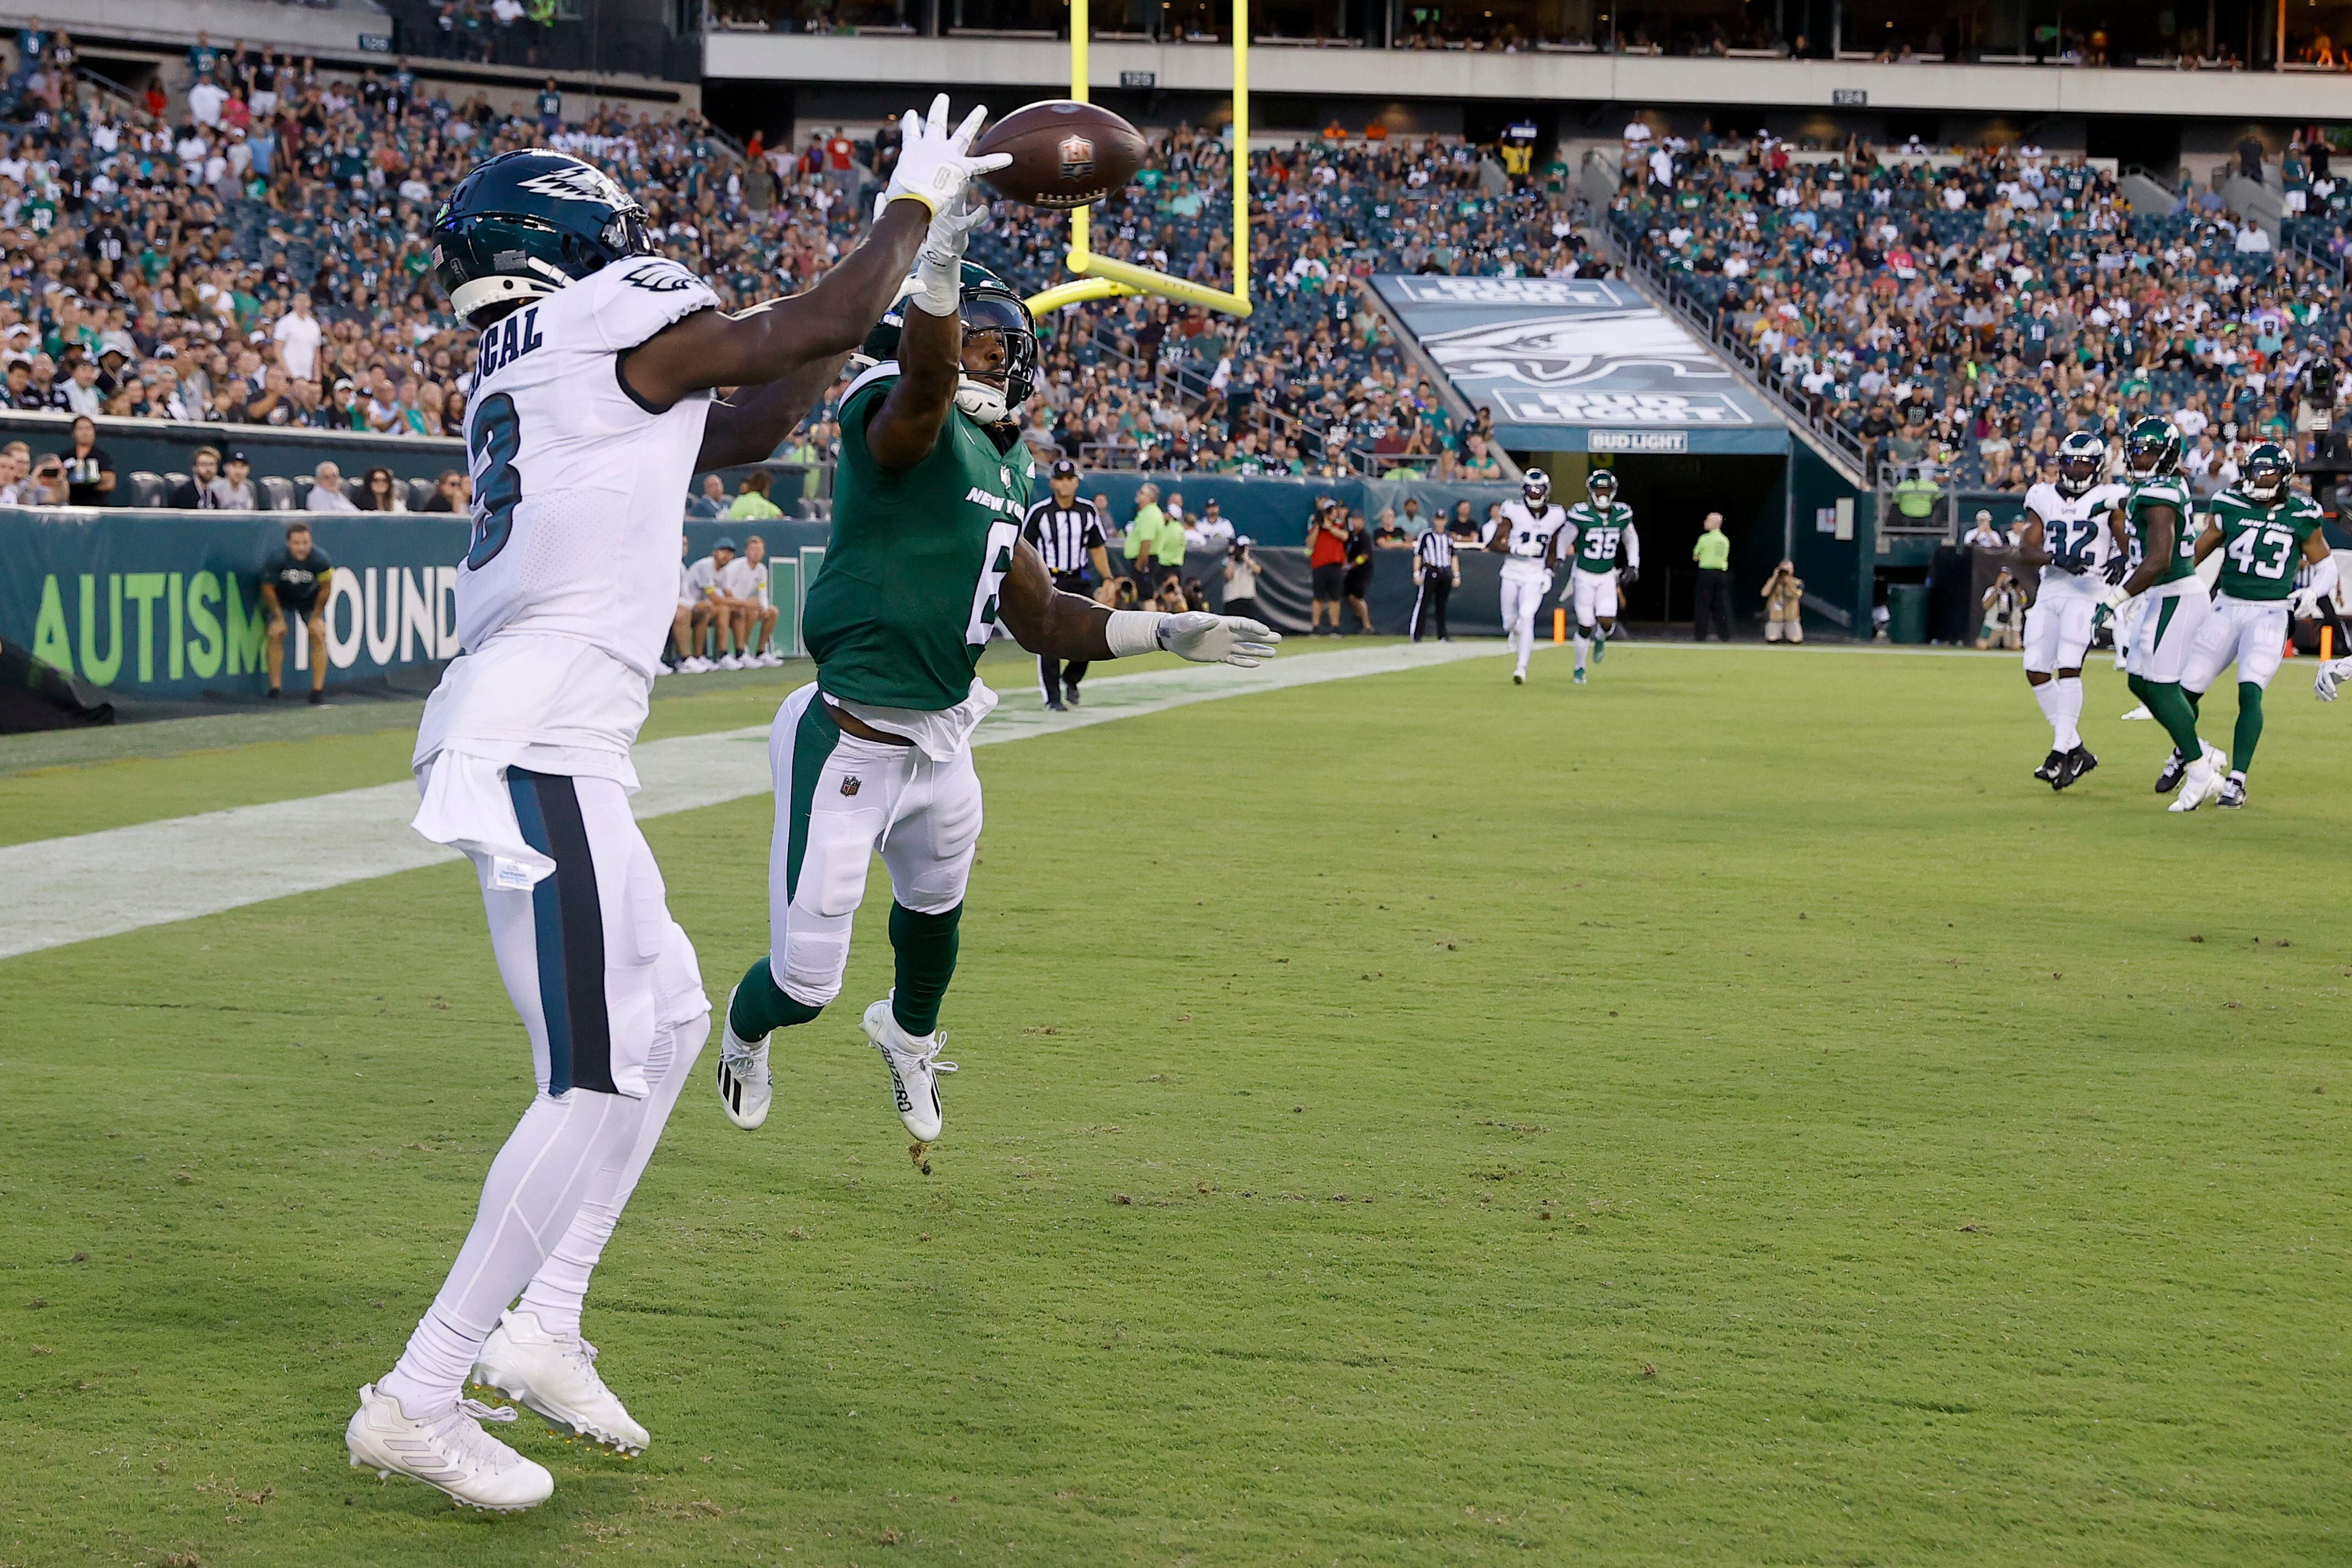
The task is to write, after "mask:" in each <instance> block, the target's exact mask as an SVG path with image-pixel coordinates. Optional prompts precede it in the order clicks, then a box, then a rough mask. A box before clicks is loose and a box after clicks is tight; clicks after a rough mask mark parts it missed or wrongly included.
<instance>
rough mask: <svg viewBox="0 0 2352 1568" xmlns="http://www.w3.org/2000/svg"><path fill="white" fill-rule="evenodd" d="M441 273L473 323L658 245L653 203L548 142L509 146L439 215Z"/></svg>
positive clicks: (463, 183) (455, 304)
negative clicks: (649, 218)
mask: <svg viewBox="0 0 2352 1568" xmlns="http://www.w3.org/2000/svg"><path fill="white" fill-rule="evenodd" d="M432 233H433V275H434V277H436V278H438V279H439V280H440V283H441V288H442V291H443V292H444V293H446V295H448V297H449V308H451V309H452V310H454V311H456V312H457V315H458V317H459V318H460V319H463V320H466V321H467V322H470V323H472V324H473V325H474V326H477V327H481V326H487V325H488V321H487V320H485V319H482V318H483V316H484V314H485V313H486V312H488V311H490V310H492V309H495V308H498V307H500V306H511V305H519V304H522V303H524V302H525V301H527V300H532V299H543V298H546V297H547V296H549V295H551V294H552V293H554V292H555V291H556V290H557V289H559V288H562V287H564V286H565V285H566V284H569V283H572V282H575V281H577V280H578V279H580V278H583V277H587V276H589V275H590V274H591V273H594V272H601V271H603V270H604V268H605V267H608V266H610V265H611V264H612V263H614V262H616V261H618V260H620V259H621V258H622V257H624V256H651V255H653V254H654V241H653V235H652V234H651V233H650V232H649V231H648V230H647V229H646V210H645V209H644V208H643V207H641V206H639V205H637V203H636V200H635V197H633V196H631V195H630V194H629V193H627V192H626V191H624V190H622V189H621V187H620V186H618V185H616V184H614V183H613V182H612V180H611V179H609V178H608V177H606V175H605V174H604V171H603V170H601V169H598V168H597V167H596V166H595V165H594V164H593V163H583V162H581V161H580V160H579V159H577V158H574V157H572V156H570V155H569V154H567V153H562V152H549V151H547V150H546V149H545V148H543V147H533V148H527V149H524V150H522V151H520V152H501V153H499V155H498V156H497V157H495V158H493V159H491V160H489V161H488V162H485V163H478V164H476V165H475V167H474V169H473V171H472V172H470V173H468V174H467V176H466V177H465V178H464V179H462V180H460V181H458V182H457V189H456V190H454V191H452V192H450V193H449V195H448V199H447V200H446V201H444V202H443V203H442V204H441V209H440V211H438V212H436V213H435V214H433V230H432Z"/></svg>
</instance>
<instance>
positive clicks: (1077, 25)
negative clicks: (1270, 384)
mask: <svg viewBox="0 0 2352 1568" xmlns="http://www.w3.org/2000/svg"><path fill="white" fill-rule="evenodd" d="M1233 6H1234V22H1233V26H1234V150H1233V178H1234V219H1233V223H1234V233H1233V257H1234V287H1233V289H1232V291H1231V292H1227V291H1226V290H1224V289H1222V288H1209V287H1203V286H1202V285H1201V284H1198V283H1194V282H1192V280H1191V279H1189V278H1183V277H1171V275H1169V274H1168V273H1165V272H1160V271H1157V270H1155V269H1154V268H1151V267H1137V266H1135V265H1134V264H1133V263H1131V262H1125V261H1120V260H1118V259H1117V258H1115V257H1112V256H1097V255H1095V254H1094V251H1093V248H1092V246H1091V245H1090V243H1089V242H1090V241H1091V239H1092V237H1093V222H1092V214H1090V213H1089V212H1088V210H1087V208H1085V207H1074V208H1072V209H1071V212H1070V251H1069V256H1068V259H1067V262H1066V266H1067V267H1069V270H1070V271H1071V273H1073V274H1074V275H1075V276H1074V277H1073V278H1072V280H1071V281H1070V282H1067V283H1063V284H1057V285H1055V287H1051V288H1048V289H1046V290H1045V292H1044V293H1042V294H1036V295H1033V296H1031V298H1030V300H1029V308H1030V310H1031V311H1032V312H1033V313H1034V314H1037V315H1044V314H1045V313H1047V312H1048V311H1053V310H1059V309H1061V308H1063V307H1064V306H1067V305H1076V304H1078V303H1080V302H1081V301H1084V300H1088V299H1111V298H1119V297H1121V296H1127V295H1138V294H1157V295H1160V296H1163V297H1165V298H1170V299H1181V300H1182V301H1184V302H1185V303H1187V304H1191V305H1198V306H1200V307H1202V308H1203V309H1208V310H1216V311H1221V312H1223V314H1225V315H1228V316H1244V317H1245V316H1247V315H1249V314H1250V312H1251V308H1252V307H1251V305H1250V298H1249V0H1233ZM1091 30H1092V28H1091V24H1090V23H1089V20H1088V17H1087V0H1070V96H1071V97H1072V98H1073V99H1076V100H1077V101H1078V102H1080V103H1086V102H1088V101H1090V100H1089V99H1088V96H1087V46H1088V43H1089V42H1090V38H1089V34H1090V32H1091Z"/></svg>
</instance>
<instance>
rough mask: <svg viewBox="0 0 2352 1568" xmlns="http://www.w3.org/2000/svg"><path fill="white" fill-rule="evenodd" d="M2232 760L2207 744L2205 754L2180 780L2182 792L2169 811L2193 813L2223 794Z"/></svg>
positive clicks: (2173, 800)
mask: <svg viewBox="0 0 2352 1568" xmlns="http://www.w3.org/2000/svg"><path fill="white" fill-rule="evenodd" d="M2229 765H2230V758H2228V756H2227V755H2225V754H2224V753H2223V752H2222V750H2221V747H2218V746H2215V745H2214V744H2213V743H2212V742H2211V741H2207V742H2206V743H2205V754H2204V755H2203V756H2202V757H2200V758H2198V759H2197V760H2196V761H2194V762H2192V763H2190V764H2189V771H2188V772H2187V773H2186V774H2184V775H2182V777H2181V779H2180V792H2179V794H2177V795H2175V796H2173V798H2172V804H2171V805H2169V806H2168V807H2166V808H2165V810H2168V811H2193V810H2197V808H2198V807H2200V806H2201V805H2203V804H2204V803H2205V802H2206V801H2208V800H2211V799H2212V798H2213V797H2214V796H2215V795H2217V794H2219V793H2220V792H2221V785H2222V782H2223V781H2224V780H2225V779H2228V778H2229V776H2230V766H2229Z"/></svg>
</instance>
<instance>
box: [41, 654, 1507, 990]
mask: <svg viewBox="0 0 2352 1568" xmlns="http://www.w3.org/2000/svg"><path fill="white" fill-rule="evenodd" d="M1505 656H1507V649H1506V647H1505V645H1504V644H1502V643H1496V642H1492V641H1488V640H1485V639H1481V640H1479V641H1477V642H1474V643H1399V644H1395V645H1391V646H1388V647H1381V648H1361V649H1348V650H1344V651H1338V652H1333V653H1312V654H1306V655H1294V656H1292V657H1290V658H1286V659H1276V661H1275V662H1274V663H1272V664H1266V665H1264V666H1262V667H1260V668H1258V669H1255V670H1235V669H1229V668H1226V667H1224V666H1222V665H1216V666H1207V665H1204V666H1201V667H1198V668H1188V669H1181V670H1153V671H1150V672H1148V673H1146V674H1135V675H1106V676H1097V677H1096V678H1095V679H1092V680H1089V681H1087V684H1086V706H1083V707H1081V708H1079V709H1077V710H1076V711H1075V712H1072V713H1066V714H1057V713H1047V712H1045V708H1044V706H1043V704H1042V702H1041V701H1040V699H1039V698H1038V696H1037V695H1036V694H1035V693H1034V691H1033V692H1029V693H1026V694H1020V693H1015V694H1008V695H1007V698H1006V701H1005V703H1004V706H1002V707H999V708H998V709H997V710H996V712H995V713H993V714H992V715H990V716H989V718H988V721H987V722H986V723H985V724H983V725H982V726H981V727H980V732H979V734H978V735H976V736H974V737H973V744H974V745H977V746H986V745H991V744H994V743H996V742H1000V741H1007V740H1024V739H1026V738H1028V737H1031V736H1036V735H1049V734H1053V733H1055V732H1058V731H1061V730H1066V729H1080V728H1084V727H1086V726H1087V725H1094V724H1107V723H1108V722H1109V721H1110V720H1112V719H1118V718H1133V717H1136V716H1139V715H1142V714H1150V713H1160V712H1164V711H1165V710H1167V709H1169V708H1172V707H1181V706H1184V705H1185V704H1187V703H1198V702H1210V701H1213V700H1215V699H1217V698H1220V697H1236V696H1246V695H1250V694H1252V693H1255V692H1270V691H1280V690H1282V689H1284V688H1286V687H1289V686H1304V685H1315V684H1317V683H1318V682H1322V681H1340V680H1347V679H1349V678H1350V677H1352V676H1357V675H1380V674H1391V673H1393V672H1396V671H1400V670H1412V669H1420V668H1423V667H1424V666H1427V665H1431V664H1451V663H1453V662H1454V661H1455V660H1459V659H1476V658H1490V659H1499V658H1502V657H1505ZM767 739H768V731H767V729H766V727H764V726H761V727H756V728H750V729H730V730H721V731H719V732H718V733H715V734H711V735H695V736H683V737H678V738H677V739H675V740H656V741H654V742H651V743H650V744H647V745H645V746H640V747H637V754H636V763H637V777H638V779H639V780H640V781H641V782H642V783H643V784H644V786H645V788H644V789H642V790H640V791H639V792H638V794H637V795H636V797H635V800H633V801H632V802H631V805H632V806H633V808H634V809H635V812H636V814H637V815H638V816H639V817H640V818H644V817H660V816H667V815H668V814H669V813H670V812H673V811H690V810H695V809H696V808H697V807H701V806H715V805H718V804H719V803H720V802H721V801H726V800H740V799H741V798H742V797H744V796H746V795H764V794H766V793H767V792H768V788H769V783H768V747H767ZM415 810H416V787H415V785H414V784H412V783H409V782H406V781H403V782H400V783H397V784H379V785H375V786H373V787H372V788H370V789H345V790H342V791H341V792H340V793H337V794H332V795H313V796H310V797H308V798H307V799H303V800H279V801H275V802H273V803H271V804H268V805H264V806H237V807H234V808H231V809H230V810H223V811H205V812H202V813H200V814H198V815H196V816H193V817H174V818H172V819H170V820H168V821H160V822H141V823H137V824H135V825H133V826H131V827H127V828H110V829H108V830H106V831H103V832H97V833H81V834H77V835H75V836H74V837H71V838H63V839H41V840H37V841H33V842H31V843H24V844H12V845H9V846H6V847H5V848H0V910H5V911H6V916H5V929H0V958H5V957H10V956H15V955H16V954H19V953H37V952H39V951H41V950H42V949H44V948H47V947H62V946H67V945H68V944H70V943H75V942H87V941H89V940H91V939H92V938H93V937H99V936H117V935H120V934H121V933H122V932H125V931H137V930H141V929H142V928H144V927H146V926H150V925H168V924H170V923H171V922H173V921H175V920H193V919H195V918H197V917H198V916H200V915H217V914H219V913H220V912H221V911H223V910H226V909H236V908H240V907H242V906H244V905H246V904H259V903H262V902H264V901H266V900H268V899H272V898H284V897H288V896H289V895H291V894H300V893H316V892H318V891H320V889H323V888H330V887H341V886H342V885H343V884H344V883H352V882H363V881H365V880H367V879H368V878H370V877H378V876H389V875H391V874H392V873H394V872H404V871H414V870H415V869H416V868H417V867H419V866H426V865H431V864H433V863H434V862H436V861H442V860H447V859H450V858H453V856H452V852H450V851H448V850H446V849H444V848H443V847H442V846H440V845H439V844H435V843H428V842H427V841H425V840H424V839H421V838H419V837H417V835H416V834H415V832H413V831H410V829H409V826H408V820H409V818H410V817H411V816H412V815H414V814H415ZM289 846H299V849H296V850H289Z"/></svg>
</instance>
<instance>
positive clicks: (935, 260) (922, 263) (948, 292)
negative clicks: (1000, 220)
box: [915, 191, 988, 316]
mask: <svg viewBox="0 0 2352 1568" xmlns="http://www.w3.org/2000/svg"><path fill="white" fill-rule="evenodd" d="M987 221H988V204H987V203H985V202H975V201H973V200H972V199H971V192H969V191H966V192H965V193H963V194H962V195H960V196H958V197H957V198H956V199H955V201H954V202H953V203H952V204H950V205H948V206H945V207H942V208H940V211H939V213H938V214H937V215H936V216H934V217H933V218H932V219H931V227H930V232H929V234H928V235H925V236H924V239H923V248H922V249H921V250H920V251H919V252H917V253H916V256H915V303H916V304H917V305H918V306H919V307H920V308H922V311H923V313H924V314H925V315H927V316H952V315H954V314H955V313H956V312H957V311H958V310H959V309H961V308H962V305H963V251H964V246H968V245H970V244H971V236H972V232H973V231H974V230H975V229H978V228H979V227H980V226H981V225H982V224H985V223H986V222H987Z"/></svg>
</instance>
